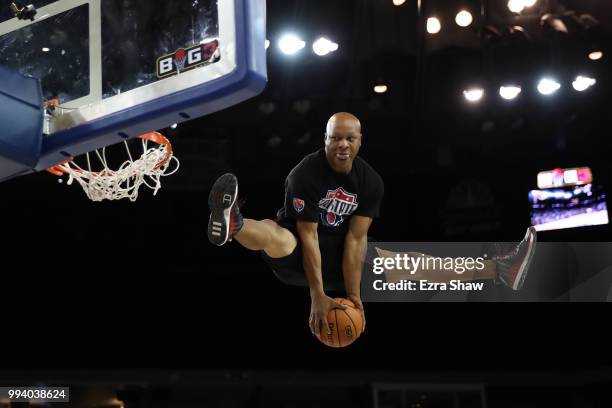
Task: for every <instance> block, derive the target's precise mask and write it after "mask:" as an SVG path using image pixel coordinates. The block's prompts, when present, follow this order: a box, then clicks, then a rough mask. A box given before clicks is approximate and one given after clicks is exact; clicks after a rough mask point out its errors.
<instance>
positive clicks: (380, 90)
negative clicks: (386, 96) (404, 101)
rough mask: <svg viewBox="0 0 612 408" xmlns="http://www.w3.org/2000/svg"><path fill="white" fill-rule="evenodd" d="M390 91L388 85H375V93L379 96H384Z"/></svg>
mask: <svg viewBox="0 0 612 408" xmlns="http://www.w3.org/2000/svg"><path fill="white" fill-rule="evenodd" d="M388 90H389V87H387V85H385V84H377V85H374V92H376V93H377V94H383V93H385V92H387V91H388Z"/></svg>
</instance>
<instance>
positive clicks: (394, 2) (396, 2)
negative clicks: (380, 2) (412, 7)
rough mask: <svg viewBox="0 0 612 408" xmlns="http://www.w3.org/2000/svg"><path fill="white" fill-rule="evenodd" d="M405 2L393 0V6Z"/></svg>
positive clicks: (403, 0)
mask: <svg viewBox="0 0 612 408" xmlns="http://www.w3.org/2000/svg"><path fill="white" fill-rule="evenodd" d="M405 2H406V0H393V5H394V6H401V5H402V4H404V3H405Z"/></svg>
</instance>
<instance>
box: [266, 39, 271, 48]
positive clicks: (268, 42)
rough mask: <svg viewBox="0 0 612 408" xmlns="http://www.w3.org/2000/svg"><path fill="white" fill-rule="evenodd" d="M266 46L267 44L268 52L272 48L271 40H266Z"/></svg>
mask: <svg viewBox="0 0 612 408" xmlns="http://www.w3.org/2000/svg"><path fill="white" fill-rule="evenodd" d="M265 44H266V50H267V49H268V48H269V47H270V40H266V42H265Z"/></svg>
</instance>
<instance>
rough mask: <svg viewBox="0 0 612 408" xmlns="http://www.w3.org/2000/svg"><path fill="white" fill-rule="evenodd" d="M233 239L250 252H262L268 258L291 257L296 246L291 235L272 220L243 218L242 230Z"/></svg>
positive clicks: (295, 241)
mask: <svg viewBox="0 0 612 408" xmlns="http://www.w3.org/2000/svg"><path fill="white" fill-rule="evenodd" d="M234 238H235V239H236V241H238V242H239V243H240V245H242V246H243V247H245V248H247V249H250V250H251V251H264V252H265V253H266V254H267V255H268V256H269V257H270V258H283V257H285V256H288V255H291V253H293V251H294V250H295V247H296V246H297V239H296V238H295V236H294V235H293V233H292V232H291V231H289V230H288V229H286V228H283V227H281V226H280V225H278V224H277V223H276V222H274V221H272V220H261V221H256V220H251V219H248V218H245V219H244V225H243V226H242V229H241V230H240V231H239V232H238V233H237V234H236V235H235V236H234Z"/></svg>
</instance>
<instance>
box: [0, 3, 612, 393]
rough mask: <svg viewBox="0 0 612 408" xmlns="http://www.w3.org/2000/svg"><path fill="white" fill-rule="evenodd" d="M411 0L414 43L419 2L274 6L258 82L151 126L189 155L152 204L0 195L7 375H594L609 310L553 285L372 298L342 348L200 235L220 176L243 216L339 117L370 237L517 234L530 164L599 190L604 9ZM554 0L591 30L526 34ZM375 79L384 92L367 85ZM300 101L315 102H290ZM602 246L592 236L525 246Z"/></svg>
mask: <svg viewBox="0 0 612 408" xmlns="http://www.w3.org/2000/svg"><path fill="white" fill-rule="evenodd" d="M423 3H424V4H423V6H424V7H425V9H424V11H423V13H424V14H425V15H429V13H434V12H435V13H436V14H437V15H439V16H440V17H441V19H442V24H443V30H442V32H441V33H440V34H438V35H436V36H430V35H427V36H421V34H420V33H419V30H418V24H417V8H416V4H415V2H413V1H408V2H407V3H406V4H404V5H403V6H401V7H393V6H392V5H391V2H390V1H388V2H387V1H382V0H380V1H379V0H371V1H365V0H363V1H354V0H346V1H342V0H335V1H332V2H323V1H312V0H309V1H305V0H291V1H287V0H285V1H280V0H279V1H276V0H274V1H269V2H268V38H270V40H271V41H272V45H271V46H270V48H269V49H268V51H267V52H268V57H269V58H268V64H269V66H268V72H269V85H268V87H267V89H266V90H265V91H264V93H263V94H262V95H260V96H258V97H257V98H254V99H252V100H250V101H247V102H245V103H243V104H241V105H239V106H236V107H233V108H230V109H227V110H225V111H222V112H218V113H216V114H213V115H210V116H208V117H204V118H201V119H197V120H193V121H191V122H189V123H185V124H180V125H179V126H178V128H177V129H165V130H164V132H165V133H166V134H167V135H168V136H169V137H170V138H171V140H172V142H173V146H174V148H175V151H176V155H177V157H178V158H179V159H180V160H181V166H182V167H181V170H180V171H179V172H178V173H177V174H176V175H174V176H171V177H168V178H166V179H164V180H163V185H164V187H163V189H162V190H161V191H160V192H159V193H158V195H157V196H156V197H152V195H151V193H150V191H147V190H144V189H142V190H141V194H140V198H139V200H138V201H137V202H135V203H130V202H105V203H92V202H89V201H88V200H87V198H86V197H85V195H84V194H83V192H82V191H81V190H80V189H79V187H78V186H76V185H73V186H71V187H67V186H66V185H65V184H58V183H57V181H56V180H55V178H54V177H53V176H51V175H49V174H45V173H41V174H36V175H32V176H27V177H22V178H18V179H14V180H11V181H8V182H5V183H3V184H2V185H0V196H1V197H2V208H3V209H4V211H3V213H4V222H3V227H2V234H3V245H2V254H3V257H2V259H3V268H2V280H1V281H0V282H1V283H0V285H1V290H2V292H1V295H0V304H1V305H2V319H3V323H2V326H1V327H2V330H1V331H2V332H1V333H0V339H1V340H0V342H1V343H2V344H3V346H2V350H3V351H2V353H3V356H2V367H3V368H5V369H10V370H25V369H27V370H29V371H26V372H30V373H32V372H35V371H39V370H58V369H66V370H72V371H70V372H72V373H75V372H81V371H83V370H88V371H92V370H94V371H95V370H111V371H104V372H107V373H115V374H108V375H109V376H110V377H112V376H115V377H114V378H116V377H117V376H120V374H117V373H120V372H126V371H125V370H128V369H140V370H143V371H138V372H139V373H150V372H151V371H150V370H154V369H160V370H162V372H166V371H164V370H176V371H178V372H182V373H185V372H186V373H188V372H192V371H193V370H229V371H231V372H234V371H239V372H251V371H252V370H272V371H273V372H277V373H279V374H278V375H279V376H280V377H281V378H282V374H281V373H283V372H291V373H293V374H295V373H296V371H295V370H303V371H305V372H317V373H320V372H324V371H330V370H331V371H334V370H336V371H342V370H344V371H345V372H348V373H357V372H359V373H363V372H383V373H387V375H390V374H389V373H398V374H397V376H398V377H397V378H401V375H402V374H399V373H406V372H411V373H420V372H425V371H426V372H430V373H433V374H431V375H432V377H434V378H441V377H439V375H438V374H436V373H441V372H456V371H454V370H461V371H459V372H464V371H469V372H478V373H486V372H499V371H502V372H506V373H509V374H508V375H510V376H511V374H512V373H515V372H525V371H532V370H540V371H542V372H553V371H556V372H561V373H590V372H591V371H589V370H600V369H604V370H605V369H606V367H609V366H610V364H611V363H612V358H611V357H610V352H609V344H610V335H609V330H610V328H612V324H611V323H610V318H609V307H608V306H607V305H605V304H590V305H589V304H575V303H566V302H555V300H556V299H557V297H556V294H557V293H552V294H551V295H550V297H549V298H548V299H547V300H548V302H541V303H531V304H525V303H512V302H508V303H503V304H501V303H498V304H482V303H466V304H453V305H450V304H435V303H411V304H404V303H394V304H366V316H367V318H368V321H367V330H366V333H365V334H364V335H363V337H362V338H361V339H359V341H357V342H356V343H355V344H354V345H352V346H351V347H349V348H347V349H343V350H333V349H328V348H326V347H325V346H323V345H321V344H320V343H319V342H318V341H317V340H316V339H315V338H313V337H312V336H311V334H310V333H309V330H308V326H307V319H308V313H309V297H308V292H307V290H305V289H300V288H290V287H286V286H284V285H282V284H281V283H280V282H279V281H277V280H276V279H275V278H274V277H273V275H272V273H271V272H270V271H269V270H268V269H267V268H266V267H265V265H264V263H263V261H262V260H261V259H260V257H259V255H258V254H255V253H249V252H248V251H246V250H244V249H242V248H241V247H239V246H238V245H237V244H235V243H231V244H229V245H226V246H225V247H222V248H216V247H213V246H212V245H211V244H209V242H208V240H207V238H206V225H207V222H208V209H207V202H206V198H207V194H208V191H209V188H210V186H211V185H212V182H213V181H214V179H216V177H218V176H219V175H221V174H223V173H224V172H227V171H231V172H233V173H235V174H236V175H237V176H238V178H239V180H240V194H241V196H244V197H246V198H247V199H248V202H247V204H246V206H245V207H244V209H243V212H244V214H245V215H246V216H248V217H252V218H258V219H259V218H273V217H274V215H275V213H276V210H277V209H278V208H279V206H280V205H281V204H282V201H283V183H284V178H285V176H286V174H287V173H288V172H289V171H290V170H291V168H292V167H293V166H295V164H297V163H298V162H299V160H300V159H301V158H302V157H303V156H304V155H305V154H307V153H310V152H312V151H314V150H316V149H317V148H319V147H321V146H322V142H323V132H324V127H325V123H326V121H327V119H328V117H329V116H330V115H331V114H333V113H334V112H336V111H350V112H353V113H355V114H356V115H357V116H358V117H359V118H360V119H361V121H362V124H363V143H364V145H363V149H362V153H361V154H362V157H364V158H365V159H366V160H367V161H368V162H369V163H370V164H372V165H373V166H374V168H376V169H377V171H378V172H379V173H380V174H381V175H382V177H383V179H384V181H385V187H386V194H385V199H384V202H383V207H382V214H381V217H380V219H378V220H376V221H375V223H374V225H373V227H372V235H373V236H375V237H376V238H377V239H378V240H379V241H488V240H495V241H504V240H508V241H516V240H519V239H520V238H521V237H522V235H523V234H524V231H525V228H526V227H527V226H528V225H529V205H528V201H527V193H528V191H529V190H530V189H533V188H535V187H536V175H537V173H538V172H539V171H542V170H549V169H553V168H556V167H572V166H590V167H591V168H592V169H593V173H594V177H595V179H596V182H597V183H598V184H602V185H603V186H604V188H605V189H606V190H607V191H608V192H609V191H610V188H611V187H612V184H611V183H610V176H611V175H612V172H611V170H612V169H611V165H610V153H611V147H612V139H611V138H610V130H611V126H610V125H611V123H610V117H611V115H610V106H611V104H610V102H611V94H610V75H609V71H610V64H609V54H608V53H609V51H610V34H611V26H610V21H611V19H612V6H611V5H609V4H608V3H607V2H605V1H595V0H592V1H558V2H557V1H552V0H551V1H549V2H544V3H543V4H541V7H542V9H540V8H537V7H536V9H534V15H533V16H531V17H528V18H524V19H523V20H517V18H515V17H512V16H511V15H510V14H509V13H508V12H507V11H506V10H507V9H506V8H505V2H501V1H489V9H488V15H487V17H486V20H483V19H482V17H478V11H479V9H480V3H477V2H467V1H466V2H464V3H461V2H455V1H452V2H451V1H441V0H438V1H437V2H436V1H427V2H423ZM460 6H464V7H469V9H470V10H471V11H472V13H473V14H475V15H476V21H475V23H474V24H475V25H473V26H472V27H471V28H468V29H460V28H458V27H457V26H456V25H455V24H454V22H453V21H452V18H453V15H454V13H455V12H456V11H457V10H458V9H459V7H460ZM561 6H565V7H566V9H569V10H576V11H577V12H578V13H580V14H581V13H590V14H592V15H593V16H594V17H595V18H597V19H598V20H599V21H600V23H601V24H600V25H599V26H598V28H597V29H596V30H594V31H589V32H588V33H585V32H583V31H581V29H579V28H572V30H570V32H569V34H567V35H559V34H558V33H553V32H550V31H547V30H546V29H545V28H542V27H540V26H539V24H538V23H537V21H538V19H539V16H540V15H542V14H543V13H544V12H545V11H546V10H545V9H544V7H550V8H551V9H554V8H556V7H561ZM535 14H537V16H536V15H535ZM485 22H486V23H487V24H492V25H494V26H496V27H498V28H499V30H502V31H503V27H507V26H510V25H516V24H519V23H522V24H523V25H525V26H526V27H528V28H530V30H531V31H530V33H531V32H532V34H531V39H530V40H529V41H528V40H525V39H520V38H519V39H513V38H511V37H510V36H509V35H504V36H503V38H499V39H495V38H487V39H486V40H485V39H484V38H483V39H480V38H479V33H478V30H477V28H475V27H481V26H483V25H485ZM292 27H295V30H298V31H299V32H300V33H301V34H302V35H303V37H304V39H305V41H307V43H308V44H307V48H305V49H304V50H303V51H302V52H301V53H300V54H298V55H296V56H293V57H286V56H283V55H281V54H280V52H279V51H278V50H277V48H276V42H275V41H276V40H277V39H278V38H279V37H280V35H281V34H282V33H283V32H284V31H285V30H287V29H290V28H292ZM319 34H325V35H328V36H329V37H330V38H332V39H333V40H334V41H336V42H337V43H339V44H340V49H339V50H338V52H336V53H334V54H331V55H329V56H327V57H325V58H320V57H317V56H315V55H314V54H312V52H311V50H310V49H309V48H308V47H309V46H310V44H311V43H312V40H314V39H315V38H316V37H317V36H318V35H319ZM483 37H484V36H483ZM594 43H597V44H598V45H599V46H600V47H602V49H603V51H604V58H603V59H602V60H601V61H598V62H596V63H593V62H589V61H588V60H587V59H586V54H585V52H587V51H586V50H588V48H589V47H590V46H591V45H592V44H594ZM420 47H421V48H420ZM419 55H421V57H418V56H419ZM502 56H506V57H502ZM504 58H506V59H504ZM584 70H587V71H588V72H590V73H592V75H594V76H595V77H596V78H597V81H598V83H597V85H596V87H594V88H593V89H591V90H590V91H588V92H585V93H584V94H577V93H576V92H574V91H573V89H571V85H570V82H571V77H572V76H574V75H575V74H577V73H579V72H578V71H580V72H584ZM543 71H547V72H559V73H560V74H559V75H560V78H562V79H563V80H562V82H563V88H562V89H561V91H560V92H559V93H558V94H556V95H555V96H553V97H549V98H544V97H541V96H539V95H537V93H536V92H535V91H533V90H532V89H534V86H535V82H536V81H537V80H538V78H539V75H540V74H539V72H543ZM513 72H516V77H517V78H523V79H524V80H525V81H531V82H530V83H531V84H533V85H530V86H528V85H524V86H523V94H522V95H521V97H520V98H519V99H518V100H517V101H515V102H513V103H501V102H500V101H499V97H498V96H497V94H496V91H495V89H496V87H497V86H498V85H499V82H500V81H501V78H503V77H504V75H511V74H512V73H513ZM477 79H480V80H482V81H483V83H484V84H485V85H486V86H488V87H489V88H487V89H488V91H489V93H488V95H487V97H486V99H485V100H484V101H483V102H482V103H480V104H478V105H474V106H468V105H467V104H466V103H465V102H464V100H463V98H462V94H461V91H462V89H463V87H464V86H465V84H468V83H470V82H473V81H474V80H477ZM568 80H569V81H568ZM376 81H384V82H385V83H387V84H388V85H389V92H387V93H386V94H384V95H376V94H374V93H373V92H372V86H373V85H374V83H375V82H376ZM527 83H528V82H525V84H527ZM298 105H299V106H301V107H304V106H309V108H308V109H307V110H306V111H305V112H299V106H298ZM296 106H298V108H296ZM272 107H273V109H272ZM269 110H273V112H272V113H269V114H266V113H264V111H269ZM304 110H305V109H302V111H304ZM609 236H610V227H609V226H603V227H590V228H580V229H572V230H566V231H559V232H547V233H541V234H540V239H541V240H542V241H586V242H588V241H608V240H609ZM560 275H561V276H560V279H563V278H564V276H562V275H563V271H562V270H561V271H560ZM528 285H529V280H527V283H526V286H528ZM507 298H508V299H509V300H512V294H511V293H508V294H507ZM77 369H78V370H79V371H75V370H77ZM147 370H149V371H147ZM276 370H279V371H276ZM282 370H285V371H282ZM519 370H523V371H519ZM13 372H17V371H13ZM168 372H169V371H168ZM172 372H175V371H172ZM604 372H606V373H607V371H604ZM143 375H145V374H143ZM245 375H246V374H245ZM584 375H585V376H587V377H588V375H587V374H584ZM145 376H146V375H145ZM383 377H384V376H383ZM162 378H166V377H164V376H163V375H162ZM223 378H224V377H223ZM360 378H361V377H360ZM512 378H515V377H512ZM588 378H591V377H588ZM593 378H595V377H593ZM603 378H607V380H606V381H610V376H609V375H608V374H606V375H603ZM540 379H541V377H540ZM164 381H165V380H164ZM355 381H361V380H355ZM364 381H365V380H364ZM534 381H535V380H534ZM551 381H552V382H554V383H555V384H559V383H560V382H562V381H560V382H557V381H555V380H551ZM585 381H586V383H587V384H588V383H589V381H590V380H588V379H586V380H585ZM593 381H595V380H593ZM603 381H604V380H603V379H599V380H597V384H600V383H602V382H603ZM536 382H537V381H536ZM572 384H575V383H572ZM583 384H584V382H583Z"/></svg>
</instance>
